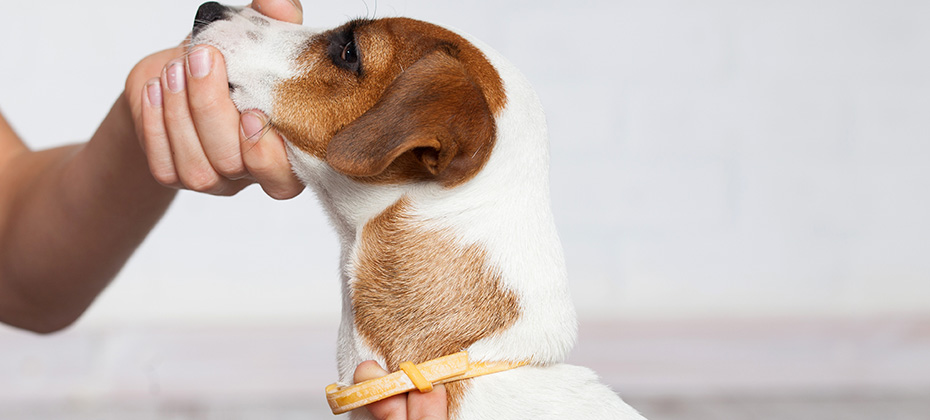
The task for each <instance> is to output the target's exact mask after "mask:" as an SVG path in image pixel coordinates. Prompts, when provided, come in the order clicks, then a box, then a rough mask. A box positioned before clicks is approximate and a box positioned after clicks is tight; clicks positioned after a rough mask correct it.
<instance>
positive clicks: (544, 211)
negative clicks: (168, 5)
mask: <svg viewBox="0 0 930 420" xmlns="http://www.w3.org/2000/svg"><path fill="white" fill-rule="evenodd" d="M256 15H257V13H255V12H253V11H251V10H249V9H245V10H243V11H242V12H240V14H239V15H237V16H236V17H233V18H232V19H230V20H228V21H223V22H216V23H214V24H212V25H211V26H210V27H208V28H207V29H205V30H204V31H203V32H202V33H201V34H199V35H198V37H197V39H195V42H197V43H201V42H203V43H209V44H212V45H216V46H217V47H218V48H219V49H220V50H221V51H223V53H224V55H225V56H226V59H227V66H228V73H229V79H230V81H231V82H232V83H234V84H236V85H237V86H238V87H239V88H238V89H237V91H236V93H235V95H234V97H233V99H234V101H235V102H236V104H237V106H238V107H239V108H240V109H249V108H257V109H260V110H262V111H263V112H265V113H266V114H268V115H269V116H270V117H271V118H272V119H274V113H275V111H276V110H274V109H272V106H271V99H272V98H271V95H270V93H271V89H272V87H273V85H274V84H275V83H278V82H280V81H283V80H286V79H287V78H289V77H293V75H295V74H297V72H298V71H303V70H305V69H297V68H296V64H295V61H294V59H295V57H296V54H297V53H298V52H299V48H300V45H302V44H303V43H304V42H305V41H306V40H307V39H309V37H311V36H312V35H314V34H315V33H318V32H317V31H314V30H311V29H307V28H303V27H301V26H298V25H291V24H285V23H279V22H272V24H271V25H266V26H261V27H259V26H256V25H255V24H254V22H252V21H250V19H249V18H251V17H254V16H256ZM250 31H251V32H256V31H258V32H259V33H260V34H261V36H259V37H258V40H257V41H256V40H254V39H250V38H249V37H247V36H246V33H247V32H250ZM462 36H463V37H465V38H466V39H468V40H469V41H470V42H472V43H473V44H474V45H476V46H477V47H478V48H479V49H481V50H482V51H483V52H484V54H485V55H486V56H487V58H488V59H489V60H490V62H491V64H492V65H493V66H494V67H495V68H496V69H497V71H498V73H499V74H500V76H501V78H502V79H503V81H504V88H505V91H506V93H507V104H506V106H505V108H504V109H503V111H502V112H501V114H500V115H499V116H498V117H497V119H496V125H497V141H496V145H495V146H494V150H493V152H492V153H491V157H490V159H489V161H488V162H487V164H486V165H485V167H484V168H483V169H482V170H481V171H480V172H479V173H478V174H477V175H476V176H475V177H474V178H472V179H471V180H469V181H468V182H466V183H464V184H462V185H460V186H457V187H455V188H451V189H449V188H443V187H441V186H439V185H437V184H435V183H416V184H411V185H395V186H390V185H387V186H386V185H368V184H362V183H358V182H355V181H353V180H351V179H350V178H348V177H346V176H344V175H342V174H340V173H338V172H336V171H335V170H333V169H332V168H331V167H329V165H327V164H326V163H325V162H322V161H320V160H319V159H317V158H315V157H313V156H311V155H309V154H307V153H305V152H303V151H301V150H299V149H297V148H296V147H293V146H291V145H290V144H288V152H289V157H290V159H291V163H292V165H293V168H294V171H295V172H296V173H297V175H298V176H299V177H300V179H301V180H302V181H303V182H304V183H306V184H307V185H309V186H310V187H311V188H313V189H314V190H315V192H316V193H317V195H318V197H319V199H320V202H321V203H322V205H323V206H324V207H325V209H326V211H327V213H328V214H329V215H330V217H331V219H332V221H333V224H334V226H335V228H336V231H337V232H338V234H339V238H340V241H341V245H342V257H341V261H340V263H341V267H342V271H341V276H342V282H343V316H342V324H341V326H340V331H339V342H338V360H339V375H340V378H341V380H342V381H343V382H346V383H350V382H351V380H352V373H353V371H354V369H355V366H356V365H358V364H359V363H361V362H362V361H365V360H370V359H373V360H377V361H379V362H380V363H382V364H384V359H383V357H382V356H381V355H379V354H377V353H376V352H375V351H373V350H372V349H371V348H369V347H368V346H367V345H366V344H365V342H364V340H362V339H361V338H360V337H359V335H358V332H357V331H356V330H355V325H354V319H353V313H354V310H353V308H352V302H351V299H350V298H349V291H350V288H351V286H352V283H353V281H354V279H353V277H352V273H353V272H354V270H353V266H354V265H355V263H356V261H357V258H358V255H357V252H358V249H359V247H358V244H359V239H360V236H359V235H360V234H361V232H362V228H363V227H364V226H365V225H366V223H368V221H369V220H371V219H372V218H373V217H375V216H377V215H378V214H380V213H382V212H383V211H384V210H385V209H386V208H387V207H389V206H390V205H392V204H393V203H395V202H396V201H397V200H398V199H399V198H401V197H402V196H404V195H406V196H407V197H408V198H409V200H410V202H411V204H412V208H413V210H414V212H415V213H414V216H415V218H416V220H418V222H420V223H422V224H424V226H426V227H428V228H436V229H443V230H447V231H451V232H454V234H455V236H456V238H457V240H459V241H460V242H461V244H462V245H470V244H480V245H481V246H482V247H483V248H484V249H485V250H487V254H488V256H489V259H490V261H489V264H490V266H491V267H493V268H494V269H495V270H496V271H497V272H498V273H499V274H500V277H501V278H502V280H503V282H504V287H506V288H508V289H510V290H512V291H513V292H515V293H516V294H517V296H518V297H519V301H520V304H521V306H520V310H521V315H520V318H519V320H518V321H517V322H516V323H515V324H514V325H513V326H511V327H510V328H508V329H507V330H505V331H503V332H501V333H500V334H497V335H495V336H492V337H488V338H485V339H482V340H480V341H478V342H476V343H474V344H473V345H472V346H470V347H469V348H468V349H467V350H468V352H469V355H470V356H471V357H472V358H473V359H477V360H492V361H493V360H530V361H532V362H533V363H534V364H538V365H541V366H545V367H523V368H519V369H515V370H512V371H507V372H503V373H497V374H493V375H489V376H485V377H480V378H476V379H474V380H473V381H472V384H471V386H470V387H469V391H468V392H467V394H466V396H465V398H464V401H463V405H462V411H461V413H460V414H461V415H460V418H461V419H521V418H533V419H569V418H576V419H620V420H625V419H642V417H641V416H640V415H639V414H638V413H637V412H636V411H635V410H633V409H632V408H630V407H629V406H628V405H626V404H625V403H623V402H622V401H621V400H620V398H619V397H618V396H617V395H616V394H615V393H614V392H612V391H610V389H609V388H607V387H606V386H604V385H603V384H601V383H600V382H599V381H598V380H597V378H596V377H595V376H594V374H593V373H592V372H591V371H590V370H588V369H585V368H580V367H575V366H569V365H564V364H561V362H562V361H563V360H564V359H565V357H566V355H567V354H568V352H569V351H570V349H571V347H572V346H573V344H574V340H575V333H576V321H575V312H574V308H573V306H572V303H571V299H570V297H569V292H568V285H567V278H566V277H567V276H566V270H565V265H564V258H563V256H562V247H561V244H560V241H559V238H558V234H557V233H556V229H555V223H554V221H553V217H552V212H551V210H550V203H549V180H548V177H549V174H548V172H549V170H548V165H549V149H548V137H547V129H546V121H545V116H544V114H543V110H542V106H541V104H540V102H539V99H538V98H537V96H536V94H535V92H534V91H533V89H532V87H531V86H530V85H529V83H528V82H527V80H526V79H525V78H524V77H523V75H522V74H520V72H519V71H517V70H516V68H514V66H512V65H511V64H510V63H508V62H507V61H506V60H505V59H504V58H503V57H501V56H500V54H498V53H497V52H495V51H494V50H492V49H491V48H489V47H487V46H486V45H484V44H482V43H481V42H479V41H477V40H475V39H472V38H471V37H469V36H468V35H465V34H462ZM252 38H255V37H254V36H253V37H252ZM367 415H368V414H367V412H365V411H364V410H356V411H355V412H353V414H352V416H353V418H367Z"/></svg>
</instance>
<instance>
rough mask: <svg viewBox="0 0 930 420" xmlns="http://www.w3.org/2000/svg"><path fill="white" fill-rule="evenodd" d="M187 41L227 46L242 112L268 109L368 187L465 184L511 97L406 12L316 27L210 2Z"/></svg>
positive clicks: (448, 34)
mask: <svg viewBox="0 0 930 420" xmlns="http://www.w3.org/2000/svg"><path fill="white" fill-rule="evenodd" d="M192 41H193V43H195V44H210V45H213V46H216V47H217V48H218V49H219V50H220V51H221V52H223V54H224V56H225V57H226V61H227V68H228V74H229V82H230V89H231V95H232V98H233V100H234V102H235V103H236V105H237V106H238V107H239V108H240V110H245V109H259V110H261V111H263V112H265V113H266V114H267V115H269V116H270V118H271V122H272V124H273V126H274V128H275V129H277V130H278V131H279V132H280V133H282V134H283V135H284V137H285V138H286V139H287V140H288V141H289V142H290V143H291V145H292V146H293V147H294V148H296V149H297V150H299V151H302V152H304V153H306V154H308V155H310V156H312V157H314V158H316V159H319V160H321V161H324V162H326V163H327V164H328V165H329V166H330V167H332V168H333V169H335V170H336V171H337V172H340V173H342V174H344V175H347V176H349V177H351V178H353V179H355V180H357V181H360V182H364V183H373V184H399V183H407V182H418V181H435V182H438V183H439V184H441V185H442V186H444V187H451V186H455V185H458V184H461V183H463V182H465V181H467V180H469V179H470V178H471V177H473V176H474V175H475V174H476V173H477V172H478V171H479V170H480V169H481V168H482V167H483V166H484V165H485V163H486V162H487V161H488V159H489V156H490V154H491V151H492V149H493V148H494V144H495V140H496V137H497V135H496V126H495V116H496V115H497V114H499V113H500V111H501V110H502V109H503V108H504V106H505V104H506V102H507V98H506V94H505V92H504V86H503V83H502V80H501V77H500V75H499V74H498V72H497V70H496V69H495V67H494V66H493V65H491V63H490V62H489V61H488V59H487V58H486V57H485V55H484V54H483V53H482V52H481V50H479V49H478V48H477V47H476V46H475V45H474V44H472V43H471V42H469V41H467V40H466V39H465V38H463V37H462V36H460V35H458V34H456V33H454V32H452V31H450V30H447V29H444V28H442V27H439V26H436V25H433V24H429V23H425V22H420V21H416V20H412V19H405V18H391V19H375V20H365V19H358V20H353V21H350V22H348V23H346V24H344V25H342V26H340V27H338V28H335V29H331V30H314V29H310V28H306V27H303V26H300V25H294V24H289V23H284V22H278V21H273V20H270V19H268V18H267V17H264V16H262V15H261V14H259V13H257V12H255V11H254V10H251V9H247V8H233V7H228V6H223V5H220V4H218V3H215V2H211V3H205V4H204V5H202V6H201V8H200V10H199V11H198V15H197V20H196V21H195V25H194V36H193V40H192Z"/></svg>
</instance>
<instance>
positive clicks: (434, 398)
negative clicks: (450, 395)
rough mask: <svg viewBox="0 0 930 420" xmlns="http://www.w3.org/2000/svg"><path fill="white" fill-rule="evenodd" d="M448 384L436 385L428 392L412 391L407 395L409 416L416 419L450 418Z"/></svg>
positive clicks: (440, 419) (437, 419) (436, 419)
mask: <svg viewBox="0 0 930 420" xmlns="http://www.w3.org/2000/svg"><path fill="white" fill-rule="evenodd" d="M447 404H448V403H447V399H446V386H445V385H434V386H433V390H432V391H430V392H427V393H425V394H424V393H422V392H419V391H411V392H410V394H408V395H407V418H409V419H415V420H444V419H447V418H448V415H449V414H448V408H447Z"/></svg>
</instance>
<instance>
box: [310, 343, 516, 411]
mask: <svg viewBox="0 0 930 420" xmlns="http://www.w3.org/2000/svg"><path fill="white" fill-rule="evenodd" d="M527 364H528V362H474V363H471V362H469V361H468V352H464V351H463V352H459V353H455V354H451V355H448V356H443V357H440V358H437V359H433V360H429V361H426V362H423V363H420V364H419V365H415V364H413V363H411V362H404V363H401V364H400V369H401V370H399V371H397V372H394V373H391V374H389V375H387V376H382V377H380V378H377V379H371V380H368V381H364V382H360V383H357V384H355V385H351V386H346V387H343V386H340V385H339V384H338V383H335V384H332V385H330V386H328V387H326V400H327V401H329V407H330V408H332V410H333V414H342V413H345V412H347V411H351V410H354V409H356V408H359V407H363V406H366V405H368V404H371V403H373V402H377V401H381V400H383V399H385V398H388V397H392V396H394V395H398V394H403V393H405V392H410V391H413V390H414V389H416V390H419V391H420V392H430V391H432V390H433V385H439V384H445V383H449V382H455V381H461V380H463V379H469V378H474V377H477V376H482V375H489V374H492V373H497V372H503V371H505V370H510V369H514V368H518V367H520V366H525V365H527Z"/></svg>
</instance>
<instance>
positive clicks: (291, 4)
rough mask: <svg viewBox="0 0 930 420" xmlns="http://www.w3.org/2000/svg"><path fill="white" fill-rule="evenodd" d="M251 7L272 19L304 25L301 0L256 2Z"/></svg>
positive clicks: (259, 0)
mask: <svg viewBox="0 0 930 420" xmlns="http://www.w3.org/2000/svg"><path fill="white" fill-rule="evenodd" d="M251 7H252V8H253V9H255V10H257V11H258V12H260V13H262V14H263V15H265V16H268V17H270V18H272V19H277V20H283V21H285V22H291V23H303V20H304V14H303V5H301V4H300V0H254V1H252V4H251Z"/></svg>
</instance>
